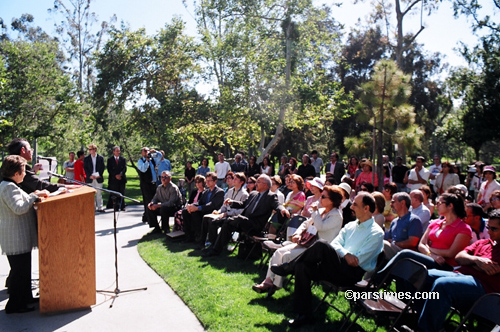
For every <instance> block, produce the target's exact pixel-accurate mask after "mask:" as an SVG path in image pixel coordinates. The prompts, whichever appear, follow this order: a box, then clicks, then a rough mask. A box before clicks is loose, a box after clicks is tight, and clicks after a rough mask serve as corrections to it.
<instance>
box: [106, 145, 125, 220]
mask: <svg viewBox="0 0 500 332" xmlns="http://www.w3.org/2000/svg"><path fill="white" fill-rule="evenodd" d="M120 152H121V151H120V147H119V146H115V147H113V156H111V157H109V159H108V162H107V164H106V169H107V170H108V173H109V178H108V189H109V190H113V191H117V192H119V193H120V194H122V195H125V184H126V183H127V178H126V175H125V174H126V173H127V161H126V160H125V158H123V157H122V156H120ZM114 196H115V195H112V194H109V198H108V204H107V205H106V207H107V208H108V209H111V208H112V207H113V198H114ZM116 199H117V200H119V201H117V203H118V205H117V206H116V210H118V208H120V209H121V210H122V211H125V201H124V200H123V199H121V198H119V197H116Z"/></svg>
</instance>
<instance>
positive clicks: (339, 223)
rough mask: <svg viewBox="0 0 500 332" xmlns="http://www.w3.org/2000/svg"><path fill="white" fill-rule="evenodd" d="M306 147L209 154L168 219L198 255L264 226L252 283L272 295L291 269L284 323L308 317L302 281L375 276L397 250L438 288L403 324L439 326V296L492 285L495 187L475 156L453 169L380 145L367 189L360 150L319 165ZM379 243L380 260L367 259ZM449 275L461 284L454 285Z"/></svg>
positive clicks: (496, 272) (497, 230)
mask: <svg viewBox="0 0 500 332" xmlns="http://www.w3.org/2000/svg"><path fill="white" fill-rule="evenodd" d="M311 155H312V156H313V157H312V158H311V157H309V155H307V154H305V155H303V157H302V164H301V165H300V166H299V165H298V163H297V160H296V159H295V158H293V157H292V158H287V157H285V156H284V157H282V158H281V159H280V165H279V167H277V168H276V169H275V167H274V166H273V165H272V163H270V161H269V160H268V159H267V158H264V160H266V161H264V162H263V163H262V164H261V165H258V164H257V162H256V158H255V157H251V158H250V160H249V162H248V163H246V162H245V159H244V157H243V156H241V155H240V154H238V155H236V156H235V159H234V160H235V162H234V163H233V164H230V163H228V162H227V161H225V160H224V156H223V155H219V163H218V165H216V167H215V170H214V171H215V172H211V170H210V169H208V170H207V171H208V172H206V173H205V176H204V175H201V174H200V172H198V175H196V176H195V177H196V179H195V181H197V183H205V182H206V186H207V187H206V188H205V189H204V190H203V185H200V186H199V188H198V189H196V190H194V191H193V192H192V194H191V195H195V196H196V197H199V196H201V197H204V198H203V199H201V200H198V204H192V203H191V204H188V205H186V207H184V208H182V209H180V210H179V211H177V215H182V218H180V219H179V220H178V219H177V218H176V222H175V227H176V229H184V231H185V232H186V234H187V236H186V238H185V242H187V243H190V242H191V243H193V244H194V245H195V248H196V249H199V250H201V251H200V255H202V256H205V257H211V256H217V255H220V254H221V253H222V252H223V251H224V250H225V248H226V246H227V245H228V243H229V241H230V240H231V238H232V236H233V234H235V233H236V234H240V240H241V239H244V238H245V237H242V234H243V235H245V236H246V237H247V238H248V236H252V235H256V236H262V234H265V237H267V238H268V240H267V241H263V242H262V246H263V247H265V246H266V244H267V245H269V243H271V242H272V243H274V244H275V246H274V247H275V249H276V250H275V251H274V254H273V255H272V257H271V259H270V261H269V266H268V271H267V273H266V276H265V278H264V280H263V281H262V282H261V283H259V284H255V285H253V286H252V289H253V290H254V291H255V292H257V293H265V294H267V296H272V295H273V294H274V293H275V292H276V291H278V290H280V289H281V288H282V287H283V280H284V279H283V277H284V276H287V275H289V274H294V275H295V290H294V309H295V312H296V314H297V316H296V317H295V318H294V319H292V320H290V321H289V324H290V326H292V327H297V326H301V325H303V324H309V323H312V322H313V313H312V309H311V308H312V305H311V302H312V295H311V287H312V286H311V282H312V281H319V280H326V281H329V282H332V283H334V284H337V285H353V284H354V283H356V282H358V281H360V280H361V279H362V278H373V280H375V281H377V280H382V279H383V277H384V275H385V274H386V273H387V271H389V270H390V269H391V267H392V266H393V265H394V264H395V263H396V262H397V261H399V260H401V259H404V258H412V259H414V260H416V261H418V262H421V263H422V264H424V265H425V266H426V267H427V268H428V270H429V276H428V280H426V285H427V290H429V291H430V290H436V289H437V290H439V292H440V294H442V297H440V300H436V301H435V302H433V303H430V302H428V301H427V302H425V301H423V302H422V303H420V304H419V306H420V307H419V308H420V310H421V312H420V318H419V320H418V326H414V327H413V328H414V329H415V330H422V331H439V330H440V329H442V328H443V324H444V322H445V318H446V315H447V313H448V311H449V309H450V308H451V307H454V308H457V309H460V310H467V308H468V307H470V306H471V305H472V303H473V302H474V301H475V300H477V299H478V298H479V297H480V296H481V295H483V294H485V293H488V292H500V268H499V265H498V264H499V263H500V251H499V248H498V245H497V241H498V240H499V239H500V227H498V226H500V210H497V209H499V208H500V190H497V186H498V183H497V182H496V181H495V177H496V172H495V168H494V167H493V166H486V165H484V164H481V163H476V164H475V165H474V166H472V167H470V169H469V170H468V171H469V172H468V173H469V174H468V176H467V177H461V176H460V175H459V174H458V173H457V170H456V167H455V166H454V165H452V164H450V163H448V162H443V163H441V158H439V156H436V157H435V158H434V160H433V162H434V163H433V165H431V167H429V168H426V167H425V158H424V157H420V156H419V157H417V158H416V160H415V166H414V167H408V166H406V165H403V163H402V158H399V157H398V158H397V159H396V164H395V165H393V164H392V163H391V162H390V161H389V160H388V158H387V156H385V160H384V179H383V186H382V188H383V189H382V192H379V191H377V190H376V188H377V187H378V179H377V175H376V174H375V170H374V166H373V164H372V162H371V161H370V160H368V159H361V160H359V161H358V158H356V157H351V158H350V159H349V163H348V164H344V163H343V162H342V161H340V159H339V156H338V154H337V153H332V154H331V155H330V162H329V163H328V164H326V167H324V164H323V162H322V161H321V159H320V158H319V157H318V155H317V152H316V151H313V153H311ZM225 163H227V165H224V164H225ZM269 165H271V166H269ZM269 167H270V168H271V169H269ZM206 169H207V164H202V165H201V166H200V168H198V170H206ZM274 170H275V171H276V174H273V171H274ZM380 181H382V179H380ZM226 188H228V189H226ZM242 192H244V193H245V195H238V193H242ZM296 216H301V217H303V219H301V220H303V222H302V223H301V224H299V225H291V224H290V225H288V226H290V227H288V234H287V235H286V236H285V235H284V233H283V229H286V226H287V221H288V220H293V218H294V217H296ZM488 216H489V217H488ZM290 230H291V231H290ZM280 236H281V239H280ZM277 239H280V240H279V241H278V240H277ZM243 243H244V241H243ZM240 250H241V249H240ZM381 253H383V257H384V259H385V262H386V264H384V265H383V266H384V267H383V268H381V269H380V270H378V271H375V267H376V265H377V261H378V260H379V259H380V254H381ZM398 287H399V286H398ZM460 287H464V289H465V288H467V289H469V288H470V289H471V291H470V292H466V293H463V294H462V293H460V292H456V289H458V288H460ZM436 306H440V310H436V311H435V308H436ZM443 308H444V309H443Z"/></svg>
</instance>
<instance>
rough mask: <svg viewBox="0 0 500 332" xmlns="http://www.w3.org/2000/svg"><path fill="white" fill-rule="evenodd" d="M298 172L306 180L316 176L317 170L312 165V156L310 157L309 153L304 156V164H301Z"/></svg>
mask: <svg viewBox="0 0 500 332" xmlns="http://www.w3.org/2000/svg"><path fill="white" fill-rule="evenodd" d="M297 174H298V175H300V176H301V177H302V179H304V182H305V181H306V179H307V178H309V177H313V178H314V177H315V176H316V170H315V169H314V167H313V165H311V158H309V156H308V155H307V154H305V155H303V156H302V165H300V166H299V168H298V170H297Z"/></svg>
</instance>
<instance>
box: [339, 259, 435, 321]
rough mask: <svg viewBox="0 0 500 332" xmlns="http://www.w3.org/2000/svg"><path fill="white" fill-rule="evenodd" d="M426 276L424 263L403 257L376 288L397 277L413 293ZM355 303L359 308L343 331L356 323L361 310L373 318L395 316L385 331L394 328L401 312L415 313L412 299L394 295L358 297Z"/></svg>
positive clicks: (420, 285)
mask: <svg viewBox="0 0 500 332" xmlns="http://www.w3.org/2000/svg"><path fill="white" fill-rule="evenodd" d="M426 277H427V268H426V267H425V265H423V264H421V263H419V262H417V261H415V260H413V259H410V258H405V259H402V260H400V261H399V262H397V263H396V264H394V266H393V267H392V268H391V269H390V270H389V272H388V273H387V275H386V276H385V277H384V278H383V280H382V281H381V282H380V284H379V285H380V287H378V289H380V288H381V287H382V285H385V284H389V285H390V281H391V280H392V279H394V278H397V279H398V280H402V281H404V282H406V283H407V284H408V285H409V286H411V288H412V290H411V291H412V293H414V292H418V291H420V290H421V289H422V286H423V285H424V282H425V278H426ZM379 294H380V293H379ZM356 304H357V305H358V306H359V307H361V310H360V311H359V312H358V313H357V314H356V316H355V317H354V320H353V321H352V322H351V324H350V325H349V326H348V327H347V329H346V330H345V331H348V330H349V329H350V328H351V326H353V325H354V324H355V323H356V321H357V319H358V318H359V315H360V314H361V313H362V312H363V311H365V312H366V313H368V314H371V315H374V316H375V318H378V317H379V316H384V317H386V318H394V317H396V318H395V319H394V320H393V323H392V324H391V325H390V327H389V329H388V330H387V331H392V330H393V329H395V326H396V324H397V322H398V321H399V319H400V318H401V317H402V316H403V314H415V313H416V312H415V310H414V308H413V305H414V304H415V301H414V300H413V299H407V300H406V302H403V301H401V300H399V299H398V298H395V297H387V298H385V297H384V298H373V299H360V300H358V301H357V302H356ZM349 317H350V316H349ZM376 322H377V320H376ZM377 328H378V323H376V327H375V330H376V329H377Z"/></svg>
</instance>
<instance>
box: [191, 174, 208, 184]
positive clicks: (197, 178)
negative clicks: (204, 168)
mask: <svg viewBox="0 0 500 332" xmlns="http://www.w3.org/2000/svg"><path fill="white" fill-rule="evenodd" d="M194 182H201V183H203V186H205V184H206V182H205V177H204V176H203V175H196V176H195V177H194Z"/></svg>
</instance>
